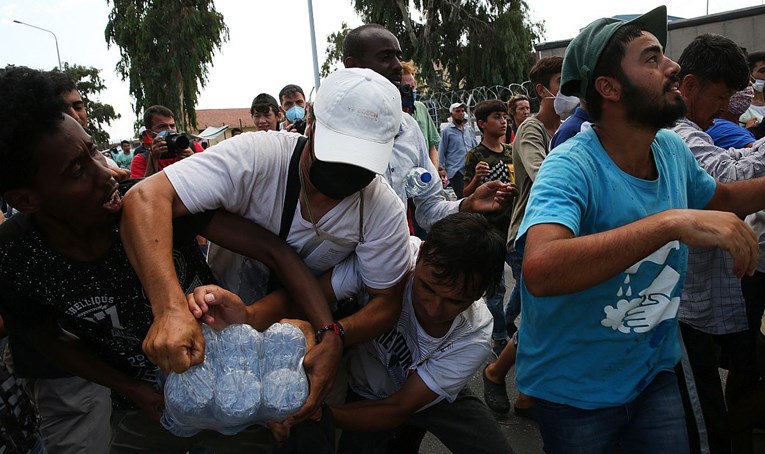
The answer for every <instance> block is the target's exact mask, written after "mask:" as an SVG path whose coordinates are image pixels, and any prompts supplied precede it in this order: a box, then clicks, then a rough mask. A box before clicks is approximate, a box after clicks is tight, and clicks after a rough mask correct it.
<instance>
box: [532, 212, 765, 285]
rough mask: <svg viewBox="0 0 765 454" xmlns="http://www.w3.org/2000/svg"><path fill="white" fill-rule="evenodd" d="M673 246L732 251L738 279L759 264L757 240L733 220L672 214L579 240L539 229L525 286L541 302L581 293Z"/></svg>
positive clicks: (562, 231)
mask: <svg viewBox="0 0 765 454" xmlns="http://www.w3.org/2000/svg"><path fill="white" fill-rule="evenodd" d="M674 240H678V241H681V242H683V243H686V244H688V245H689V246H697V247H719V248H722V249H725V250H727V251H728V252H730V253H731V255H732V256H733V260H734V269H733V272H734V273H735V274H736V275H737V276H739V277H740V276H742V275H743V274H744V273H750V274H751V273H752V272H753V270H754V266H755V265H756V264H757V258H758V255H759V245H758V243H757V238H756V236H755V234H754V232H753V231H752V229H751V228H749V226H747V225H746V224H745V223H744V222H743V221H741V219H739V218H738V217H736V216H735V215H734V214H732V213H727V212H720V211H708V210H667V211H663V212H660V213H657V214H654V215H651V216H648V217H646V218H643V219H640V220H638V221H635V222H632V223H629V224H627V225H624V226H622V227H618V228H615V229H612V230H608V231H605V232H600V233H595V234H592V235H585V236H579V237H575V236H574V235H573V233H572V232H571V230H569V229H568V228H566V227H564V226H563V225H561V224H537V225H534V226H532V227H530V228H529V230H528V232H527V233H526V242H525V248H524V256H523V280H524V282H525V284H526V287H527V288H528V289H529V292H531V293H532V294H533V295H536V296H554V295H562V294H566V293H573V292H578V291H581V290H584V289H587V288H590V287H592V286H594V285H597V284H599V283H601V282H603V281H605V280H607V279H609V278H611V277H613V276H615V275H617V274H618V273H621V272H623V271H624V270H626V269H627V268H629V267H630V266H632V265H633V264H635V263H636V262H638V261H640V260H641V259H643V258H645V257H647V256H648V255H650V254H651V253H653V252H654V251H656V250H657V249H659V248H660V247H662V246H664V245H665V244H667V243H669V242H670V241H674Z"/></svg>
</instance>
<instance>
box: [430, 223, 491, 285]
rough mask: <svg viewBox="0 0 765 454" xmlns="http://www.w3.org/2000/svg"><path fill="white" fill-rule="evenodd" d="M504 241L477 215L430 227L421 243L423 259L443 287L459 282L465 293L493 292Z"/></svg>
mask: <svg viewBox="0 0 765 454" xmlns="http://www.w3.org/2000/svg"><path fill="white" fill-rule="evenodd" d="M505 250H506V246H505V240H504V239H502V235H500V234H499V232H497V230H496V229H494V227H492V225H491V224H489V221H487V220H486V218H485V217H484V216H483V215H481V214H478V213H455V214H452V215H449V216H447V217H445V218H443V219H441V220H440V221H438V222H436V223H435V224H433V226H432V227H431V229H430V232H428V236H427V237H426V238H425V242H424V243H422V247H421V248H420V255H419V256H418V258H417V260H418V261H420V260H422V261H423V262H424V263H427V264H429V265H431V266H433V267H434V268H435V274H434V275H435V277H436V278H437V279H438V280H439V281H441V282H443V283H444V284H445V285H450V286H453V285H456V284H457V283H458V282H459V281H460V279H462V285H463V286H464V293H466V294H473V293H484V292H485V293H486V294H487V295H488V296H491V295H493V294H495V293H496V291H497V288H498V286H499V284H500V282H501V278H502V273H504V269H505Z"/></svg>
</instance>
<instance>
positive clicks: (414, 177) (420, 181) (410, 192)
mask: <svg viewBox="0 0 765 454" xmlns="http://www.w3.org/2000/svg"><path fill="white" fill-rule="evenodd" d="M432 179H433V175H431V174H430V172H428V171H427V170H426V169H423V168H422V167H415V168H413V169H412V170H410V171H409V172H408V173H407V174H406V177H405V178H404V188H405V190H406V197H407V198H410V199H411V198H412V197H417V196H419V195H421V194H423V193H424V192H425V191H426V190H427V189H428V187H429V186H430V181H431V180H432Z"/></svg>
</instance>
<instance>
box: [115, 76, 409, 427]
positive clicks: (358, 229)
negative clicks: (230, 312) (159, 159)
mask: <svg viewBox="0 0 765 454" xmlns="http://www.w3.org/2000/svg"><path fill="white" fill-rule="evenodd" d="M401 114H402V112H401V97H400V95H399V92H398V90H397V89H396V88H395V87H394V86H393V85H391V84H390V83H389V82H388V80H387V79H385V78H383V77H381V76H380V75H378V74H377V73H375V72H374V71H371V70H367V69H346V70H339V71H336V72H335V73H333V74H331V75H330V76H329V77H327V79H326V80H325V81H324V83H323V84H322V86H321V90H319V92H318V94H317V97H316V102H315V105H314V116H315V119H316V120H315V122H314V123H313V125H312V126H311V128H312V134H310V139H308V140H307V141H306V142H305V145H302V146H296V145H298V140H299V139H300V138H301V136H300V135H298V134H294V133H288V132H283V131H278V132H277V131H268V132H266V133H258V134H242V135H239V136H236V137H233V138H231V139H229V140H226V141H224V142H222V143H220V144H218V145H215V146H212V147H210V148H209V149H208V150H207V151H206V152H205V153H201V154H199V155H198V156H195V157H194V159H188V160H184V161H181V162H179V163H178V164H179V165H174V166H172V167H169V168H166V169H165V170H164V171H163V172H160V173H159V174H157V175H155V176H152V177H151V178H149V179H147V180H145V181H144V182H142V183H141V184H140V185H137V186H136V187H135V189H134V190H133V191H131V192H130V193H129V194H127V195H126V197H125V202H124V207H125V210H124V214H123V218H122V219H123V235H124V239H125V249H126V250H127V251H128V255H129V257H130V259H131V262H132V263H133V265H134V267H135V269H136V271H137V273H138V275H139V277H140V278H141V282H142V283H143V284H144V286H145V289H146V293H147V295H148V297H149V299H150V301H151V303H152V309H153V311H154V314H155V321H154V324H153V325H152V327H151V328H150V330H149V333H148V334H147V337H146V340H145V341H144V350H145V351H146V353H147V354H148V355H149V357H150V358H151V359H152V360H153V361H154V362H155V363H156V364H157V365H159V366H160V367H162V368H163V369H164V370H170V369H172V370H175V371H176V372H180V371H183V370H185V369H187V368H188V367H190V366H191V365H193V364H197V363H199V362H201V361H202V360H203V353H204V340H203V338H202V335H201V331H200V329H199V325H198V324H197V321H196V319H195V318H194V315H192V313H191V312H190V311H189V309H188V306H187V304H186V298H185V296H184V294H183V291H182V290H181V288H180V287H179V286H178V284H177V280H176V279H175V278H174V277H173V276H174V273H175V271H174V267H173V261H172V255H171V251H170V249H169V246H168V247H166V246H165V245H169V244H171V242H170V237H171V228H170V223H171V219H172V218H173V217H178V216H183V215H185V214H187V213H196V212H199V211H204V210H211V209H219V208H221V209H225V210H227V211H230V212H233V213H236V214H239V215H241V216H243V217H245V218H247V219H249V220H252V221H254V222H257V223H258V224H260V225H261V226H263V227H264V228H266V229H268V230H270V231H272V232H274V233H280V234H281V235H280V236H282V238H285V239H286V241H287V243H289V244H290V245H291V246H292V247H293V248H294V249H295V250H296V251H297V252H298V254H299V255H300V256H301V257H302V258H303V259H304V260H305V263H306V265H307V266H308V267H309V268H311V269H312V270H313V271H314V272H315V273H321V272H323V271H326V270H328V269H331V268H332V267H333V266H334V265H336V264H337V263H339V262H340V261H342V260H343V259H344V258H345V257H347V256H349V255H351V254H354V253H355V254H356V256H357V258H358V261H359V263H360V269H361V275H362V280H363V282H364V284H365V286H366V288H367V291H368V292H370V293H371V295H372V298H371V300H370V301H369V303H368V304H367V305H366V306H364V307H363V308H362V309H360V310H359V311H358V312H356V313H355V314H353V315H351V316H348V317H346V318H343V319H342V320H340V321H339V322H338V321H335V320H333V319H332V316H331V314H330V313H329V309H328V308H327V310H326V312H325V313H323V314H305V315H306V316H307V317H308V319H309V320H311V322H312V325H313V326H314V329H316V330H317V336H318V337H319V338H320V339H322V340H323V341H322V342H321V343H320V344H319V345H318V346H317V347H316V348H314V349H313V350H312V351H311V352H309V353H308V355H307V356H306V359H305V364H306V368H307V369H309V368H310V367H311V366H310V363H311V362H312V361H316V360H312V358H319V361H324V362H322V363H321V365H320V366H316V367H323V368H324V369H322V372H324V373H325V374H326V375H324V376H320V377H318V378H321V379H323V382H320V383H316V379H314V380H313V381H312V383H311V387H312V393H311V396H309V403H307V404H306V406H304V408H303V409H302V410H301V411H299V412H298V413H297V414H296V415H294V418H292V419H294V420H298V419H301V418H304V417H307V416H309V414H310V413H311V412H313V411H314V410H315V409H316V408H317V406H318V404H319V403H320V402H321V401H322V400H323V398H324V395H325V394H326V392H327V391H328V390H329V387H328V385H329V383H330V382H331V380H332V378H333V376H334V371H335V368H336V366H337V361H338V360H339V358H340V355H341V353H342V348H343V345H345V346H346V347H350V346H353V345H356V344H358V343H360V342H363V341H366V340H369V339H372V338H374V337H375V336H378V335H380V334H382V333H384V332H386V331H387V330H388V329H390V327H391V326H392V325H393V323H394V322H395V320H396V319H397V317H398V316H399V313H400V310H401V298H402V286H401V285H400V281H401V280H402V278H403V277H404V276H405V275H406V273H407V271H408V270H409V254H408V252H407V251H408V228H407V224H406V217H405V215H404V210H403V206H402V205H401V202H400V200H399V199H398V198H397V197H396V195H395V193H394V192H393V191H391V189H390V187H389V186H388V185H387V184H385V183H384V182H383V180H382V178H380V177H379V176H378V175H377V174H379V173H381V172H383V171H384V170H385V168H386V166H387V164H388V160H389V159H390V155H391V150H392V147H393V139H394V137H395V135H396V133H397V132H398V125H399V123H400V121H401ZM293 150H294V151H293ZM290 188H292V189H294V191H291V190H290ZM285 193H287V195H285ZM290 202H291V203H292V204H291V205H290ZM146 225H151V226H152V228H151V229H146ZM229 265H230V267H229V268H228V269H225V270H219V271H222V273H221V272H218V276H217V277H218V278H219V279H220V280H221V283H222V284H223V286H224V287H228V288H230V289H232V290H233V291H235V292H237V293H239V294H240V296H242V294H243V293H246V291H247V289H240V287H242V285H244V284H246V283H245V282H244V281H243V280H242V274H243V272H244V271H245V270H246V268H244V267H242V264H241V263H230V264H229ZM242 299H243V300H244V301H246V302H248V303H249V302H251V300H249V301H248V300H247V299H246V298H245V297H242ZM284 315H285V314H276V315H275V317H276V318H277V319H278V318H279V317H282V316H284ZM274 321H276V320H274ZM317 325H318V326H317ZM341 336H342V337H341ZM328 363H329V364H328ZM309 373H310V371H309ZM314 391H315V392H314Z"/></svg>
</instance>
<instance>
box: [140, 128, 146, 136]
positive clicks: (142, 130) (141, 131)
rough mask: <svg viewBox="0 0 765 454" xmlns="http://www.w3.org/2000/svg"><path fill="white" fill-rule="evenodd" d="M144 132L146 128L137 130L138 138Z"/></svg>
mask: <svg viewBox="0 0 765 454" xmlns="http://www.w3.org/2000/svg"><path fill="white" fill-rule="evenodd" d="M145 132H146V126H141V127H140V128H138V137H141V136H142V135H143V134H144V133H145Z"/></svg>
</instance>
